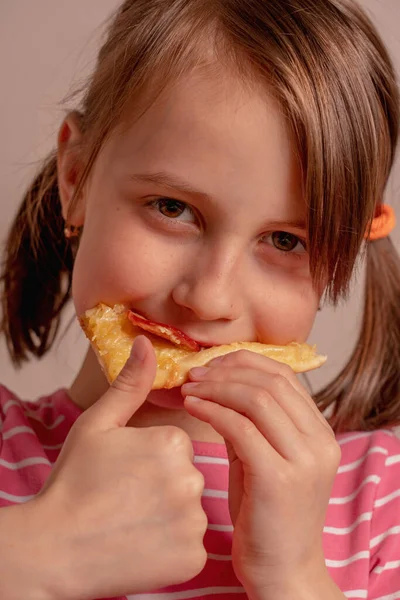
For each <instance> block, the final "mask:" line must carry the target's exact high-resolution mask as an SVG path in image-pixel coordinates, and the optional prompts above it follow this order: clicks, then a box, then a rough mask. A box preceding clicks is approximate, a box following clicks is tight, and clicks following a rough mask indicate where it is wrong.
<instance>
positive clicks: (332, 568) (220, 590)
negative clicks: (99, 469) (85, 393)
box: [0, 386, 400, 600]
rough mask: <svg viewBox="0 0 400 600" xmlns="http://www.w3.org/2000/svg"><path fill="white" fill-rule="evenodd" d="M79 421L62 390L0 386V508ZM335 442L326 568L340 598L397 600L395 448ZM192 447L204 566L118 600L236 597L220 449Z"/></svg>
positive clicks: (378, 442)
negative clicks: (199, 476) (17, 390)
mask: <svg viewBox="0 0 400 600" xmlns="http://www.w3.org/2000/svg"><path fill="white" fill-rule="evenodd" d="M80 414H81V410H80V409H79V408H78V407H77V406H76V405H75V404H74V403H73V402H72V401H71V399H70V398H69V397H68V395H67V393H66V391H65V390H58V391H57V392H55V393H54V394H52V395H51V396H47V397H43V398H40V399H39V401H37V402H27V401H21V400H19V399H18V398H17V397H16V396H15V395H13V394H12V393H11V392H9V391H8V390H7V389H6V388H4V387H1V386H0V432H1V435H0V507H2V506H9V505H11V504H17V503H20V502H25V501H27V500H29V499H30V498H32V497H33V496H34V495H35V494H37V493H38V492H39V490H40V489H41V487H42V486H43V484H44V482H45V481H46V479H47V477H48V475H49V473H50V470H51V466H52V464H53V463H54V462H55V461H56V459H57V456H58V454H59V452H60V449H61V447H62V445H63V442H64V440H65V438H66V436H67V434H68V432H69V430H70V429H71V427H72V425H73V423H74V422H75V420H76V419H77V418H78V416H79V415H80ZM338 442H339V443H340V445H341V449H342V459H341V464H340V467H339V470H338V473H337V476H336V479H335V482H334V487H333V491H332V497H331V499H330V502H329V506H328V510H327V516H326V523H325V527H324V534H323V536H324V551H325V559H326V564H327V568H328V570H329V573H330V575H331V577H332V579H333V580H334V581H335V582H336V583H337V585H338V586H339V588H340V589H341V590H342V591H343V593H344V594H345V596H347V597H348V598H354V599H361V598H368V599H373V600H395V599H396V598H400V570H399V568H400V440H399V439H398V438H397V437H396V436H395V435H394V433H393V431H391V430H390V429H385V430H378V431H374V432H368V433H365V432H352V433H348V434H343V435H340V436H338ZM193 447H194V452H195V464H196V466H197V468H198V469H199V470H200V471H201V472H202V473H203V474H204V477H205V489H204V493H203V497H202V502H203V507H204V510H205V512H206V513H207V516H208V523H209V524H208V529H207V532H206V535H205V539H204V544H205V547H206V550H207V553H208V561H207V564H206V566H205V568H204V569H203V571H202V572H201V573H200V574H199V575H198V576H197V577H195V578H194V579H192V580H190V581H188V582H186V583H185V584H181V585H176V586H171V587H169V588H165V589H162V590H155V591H149V593H147V594H136V595H132V596H128V597H127V598H128V600H133V599H135V600H138V599H142V598H143V599H145V600H185V599H187V598H191V599H196V598H209V599H213V598H215V599H218V600H228V599H230V600H233V599H237V600H241V599H244V598H246V594H245V591H244V589H243V587H242V586H241V584H240V582H239V581H238V579H237V578H236V576H235V574H234V572H233V569H232V564H231V560H230V558H231V557H230V554H231V544H232V523H231V520H230V517H229V509H228V459H227V454H226V449H225V446H224V445H222V444H211V443H205V442H193ZM120 600H127V599H126V598H125V599H120Z"/></svg>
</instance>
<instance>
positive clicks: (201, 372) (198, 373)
mask: <svg viewBox="0 0 400 600" xmlns="http://www.w3.org/2000/svg"><path fill="white" fill-rule="evenodd" d="M209 371H210V369H207V367H194V368H193V369H190V371H189V375H192V376H193V377H204V376H205V375H207V373H209Z"/></svg>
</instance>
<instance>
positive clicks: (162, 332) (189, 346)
mask: <svg viewBox="0 0 400 600" xmlns="http://www.w3.org/2000/svg"><path fill="white" fill-rule="evenodd" d="M128 319H129V320H130V322H131V323H132V324H133V325H134V326H135V327H140V328H141V329H144V330H145V331H148V332H149V333H152V334H153V335H157V336H158V337H161V338H164V339H165V340H168V341H169V342H172V343H173V344H175V345H176V346H181V347H182V348H185V349H186V350H193V351H194V352H198V351H199V350H200V346H199V344H198V343H197V342H196V341H195V340H193V339H192V338H191V337H189V336H188V335H186V333H183V331H180V330H179V329H176V327H172V326H171V325H164V323H156V322H155V321H149V320H148V319H145V318H144V317H142V315H138V314H137V313H134V312H132V311H131V310H129V311H128Z"/></svg>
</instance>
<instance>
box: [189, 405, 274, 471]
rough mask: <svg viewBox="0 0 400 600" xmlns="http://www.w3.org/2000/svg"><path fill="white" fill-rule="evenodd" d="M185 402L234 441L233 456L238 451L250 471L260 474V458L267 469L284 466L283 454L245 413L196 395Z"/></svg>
mask: <svg viewBox="0 0 400 600" xmlns="http://www.w3.org/2000/svg"><path fill="white" fill-rule="evenodd" d="M184 405H185V408H186V409H187V411H188V412H189V413H190V414H192V415H193V416H195V417H196V418H197V419H200V420H201V421H204V422H205V423H209V424H210V425H211V426H212V427H213V429H215V431H217V433H219V434H220V435H221V436H222V437H223V438H224V439H225V440H226V441H227V442H228V443H229V444H231V446H232V448H233V449H234V453H232V452H230V455H229V456H230V460H231V459H232V457H233V458H236V457H235V454H236V456H237V457H238V458H239V460H240V461H241V462H242V463H243V465H244V466H245V467H246V468H247V471H248V473H249V474H257V472H256V470H255V469H256V467H257V466H258V467H259V466H260V461H261V463H262V469H263V470H264V472H266V471H270V472H271V473H274V472H276V470H277V469H283V467H284V463H283V460H284V459H283V458H282V456H280V455H279V454H278V453H277V452H276V450H275V448H273V446H272V445H271V444H270V443H269V441H268V440H266V439H265V438H264V436H263V435H262V434H261V432H260V431H258V429H257V427H256V426H255V425H254V423H252V422H251V420H250V419H248V418H247V417H246V416H245V415H241V414H240V413H238V412H236V411H235V410H232V409H230V408H227V407H225V406H221V405H219V404H217V403H215V402H210V401H207V400H203V399H202V398H198V397H196V396H187V397H186V398H185V400H184ZM258 474H259V473H258Z"/></svg>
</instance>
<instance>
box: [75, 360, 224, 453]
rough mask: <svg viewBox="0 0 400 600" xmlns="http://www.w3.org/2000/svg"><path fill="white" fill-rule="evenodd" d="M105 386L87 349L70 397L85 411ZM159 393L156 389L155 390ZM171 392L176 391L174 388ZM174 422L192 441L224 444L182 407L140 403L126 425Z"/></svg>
mask: <svg viewBox="0 0 400 600" xmlns="http://www.w3.org/2000/svg"><path fill="white" fill-rule="evenodd" d="M108 387H109V385H108V383H107V380H106V378H105V376H104V374H103V372H102V370H101V368H100V366H99V363H98V361H97V358H96V356H95V355H94V353H93V351H92V349H91V348H89V350H88V352H87V354H86V357H85V359H84V361H83V364H82V366H81V368H80V370H79V373H78V375H77V376H76V378H75V380H74V381H73V383H72V385H71V387H70V388H69V390H68V394H69V396H70V398H71V400H72V401H73V402H74V403H75V404H76V405H77V406H79V407H80V408H81V409H83V410H86V409H87V408H89V407H90V406H92V404H94V403H95V402H96V401H97V400H98V399H99V398H100V396H102V395H103V394H104V393H105V392H106V390H107V389H108ZM158 393H160V392H158ZM166 393H173V394H180V391H179V390H178V389H176V390H172V391H171V392H166ZM160 425H175V426H176V427H180V428H181V429H183V430H184V431H186V433H187V434H188V435H189V437H190V438H191V439H192V440H197V441H203V442H217V443H224V439H223V437H221V436H220V435H219V434H218V433H217V432H216V431H215V430H214V429H213V428H212V427H211V426H210V425H208V423H203V422H202V421H199V420H198V419H196V418H194V417H192V416H191V415H189V413H188V412H187V411H186V410H185V409H184V408H183V409H170V408H165V407H162V406H157V405H156V404H153V403H152V402H144V404H142V406H141V407H140V408H139V410H137V411H136V413H135V414H134V415H133V417H132V418H131V419H130V421H129V422H128V426H129V427H153V426H160Z"/></svg>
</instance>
